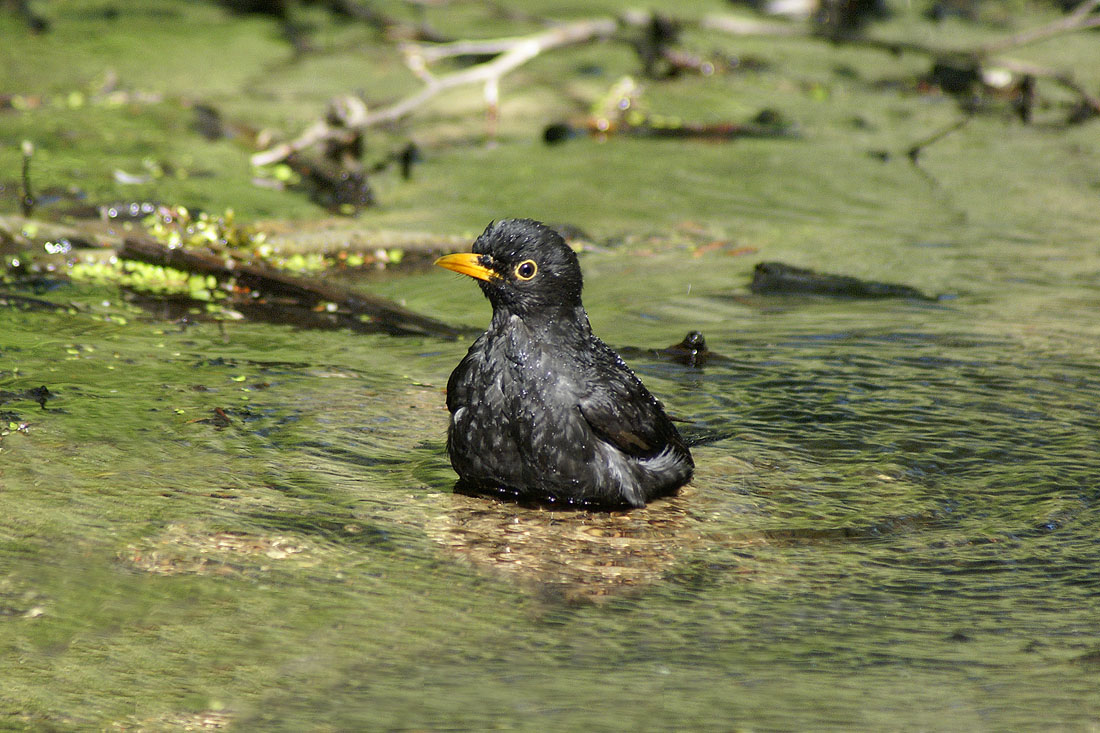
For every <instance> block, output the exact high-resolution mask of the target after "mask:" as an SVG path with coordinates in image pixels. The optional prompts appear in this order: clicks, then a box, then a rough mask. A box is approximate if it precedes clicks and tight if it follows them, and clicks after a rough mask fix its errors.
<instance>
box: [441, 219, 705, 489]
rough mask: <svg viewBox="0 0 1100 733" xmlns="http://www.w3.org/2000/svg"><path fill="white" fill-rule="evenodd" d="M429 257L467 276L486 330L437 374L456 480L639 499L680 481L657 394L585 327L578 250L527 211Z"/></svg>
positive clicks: (676, 447)
mask: <svg viewBox="0 0 1100 733" xmlns="http://www.w3.org/2000/svg"><path fill="white" fill-rule="evenodd" d="M435 264H437V265H439V266H440V267H445V268H447V269H449V270H454V271H455V272H460V273H462V274H464V275H469V276H470V277H473V278H476V279H477V280H478V284H479V285H480V286H481V289H482V291H483V292H484V293H485V295H486V297H487V298H488V299H489V302H490V303H492V306H493V319H492V322H491V323H490V324H489V328H488V330H487V331H486V332H485V333H483V334H482V335H481V336H480V337H479V338H478V339H477V340H476V341H475V342H474V344H473V346H471V347H470V350H469V352H468V353H467V354H466V356H465V358H463V359H462V361H461V362H460V363H459V365H458V367H456V368H455V370H454V372H453V373H452V374H451V378H450V380H449V381H448V382H447V409H448V410H450V412H451V424H450V428H449V429H448V432H447V451H448V453H450V456H451V465H452V466H454V469H455V471H456V472H457V473H458V475H459V477H460V479H461V481H460V488H467V489H471V490H474V491H476V492H481V493H485V492H490V493H494V492H495V493H503V494H506V495H511V496H514V497H516V498H520V499H533V500H537V501H548V502H565V503H572V504H581V505H599V506H624V505H629V506H633V507H640V506H643V505H645V503H646V502H647V501H649V500H650V499H653V498H655V497H658V496H662V495H665V494H670V493H672V492H674V491H676V489H678V488H679V487H680V486H683V485H684V484H686V483H687V482H688V481H690V480H691V476H692V471H693V469H694V466H695V464H694V463H693V461H692V459H691V452H690V451H689V450H688V448H687V446H686V445H685V443H684V440H683V438H681V437H680V434H679V432H677V430H676V427H675V426H674V425H673V424H672V421H671V420H669V418H668V416H667V415H666V414H665V411H664V409H662V407H661V403H660V402H658V401H657V400H656V398H654V397H653V395H651V394H650V393H649V391H648V390H647V389H646V388H645V387H644V386H643V385H642V383H641V381H640V380H639V379H638V377H636V376H635V375H634V372H632V371H630V369H629V368H628V367H627V366H626V364H625V363H624V362H623V360H622V359H621V358H620V357H619V355H618V354H616V353H615V352H614V351H612V350H611V349H610V348H609V347H608V346H607V345H606V344H604V342H603V341H601V340H600V339H599V338H597V337H596V336H595V335H594V334H593V333H592V328H591V326H589V324H588V314H587V313H586V312H585V310H584V306H583V305H582V304H581V268H580V264H579V263H578V262H577V255H576V254H574V252H573V250H571V249H570V248H569V246H568V245H567V244H566V243H565V242H564V241H563V240H562V238H561V236H560V235H558V233H557V232H555V231H554V230H553V229H550V228H549V227H547V226H546V225H544V224H541V223H539V222H537V221H532V220H530V219H508V220H505V221H500V222H494V223H492V224H490V225H489V226H488V227H487V228H486V229H485V232H484V233H483V234H482V235H481V236H480V237H478V238H477V240H476V241H475V242H474V245H473V252H471V253H462V254H452V255H446V256H445V257H441V258H439V259H438V260H436V263H435Z"/></svg>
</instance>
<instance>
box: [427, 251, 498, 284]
mask: <svg viewBox="0 0 1100 733" xmlns="http://www.w3.org/2000/svg"><path fill="white" fill-rule="evenodd" d="M483 256H484V255H477V254H474V253H473V252H460V253H458V254H453V255H443V256H442V257H440V258H439V259H438V260H436V261H435V264H437V265H439V266H440V267H445V268H447V269H448V270H454V271H455V272H461V273H462V274H463V275H469V276H470V277H472V278H476V279H478V280H486V281H488V280H493V279H495V278H498V277H500V275H498V274H497V273H496V272H494V271H493V270H490V269H489V268H488V267H485V266H484V265H482V264H481V258H482V257H483Z"/></svg>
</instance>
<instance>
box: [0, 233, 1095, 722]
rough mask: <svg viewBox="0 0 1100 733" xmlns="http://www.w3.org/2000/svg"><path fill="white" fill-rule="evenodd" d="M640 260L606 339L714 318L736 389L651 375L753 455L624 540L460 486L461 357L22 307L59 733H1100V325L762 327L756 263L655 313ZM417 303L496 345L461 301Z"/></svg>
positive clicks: (35, 549)
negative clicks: (206, 731)
mask: <svg viewBox="0 0 1100 733" xmlns="http://www.w3.org/2000/svg"><path fill="white" fill-rule="evenodd" d="M627 259H630V258H628V257H626V255H625V254H624V253H622V252H607V253H596V254H589V255H586V256H585V258H584V259H583V264H584V265H585V269H586V272H587V274H588V286H587V287H588V292H589V293H590V297H589V308H590V310H591V311H592V314H593V322H594V324H595V326H596V328H597V331H600V332H603V333H604V335H605V336H606V337H607V339H608V340H609V341H611V342H612V343H613V344H615V345H616V346H627V345H635V346H637V345H641V346H660V345H663V343H664V342H668V343H671V342H673V341H676V340H678V339H679V338H680V337H681V336H682V333H683V332H685V331H686V330H688V329H689V328H695V327H702V328H703V329H704V331H705V332H706V335H707V339H708V344H709V345H710V347H711V349H713V350H714V351H716V352H718V353H720V354H723V355H725V356H727V357H729V359H728V361H712V362H711V363H708V365H707V366H706V367H705V368H704V369H703V370H694V369H691V368H688V367H682V366H679V365H675V364H668V363H664V362H660V361H658V360H656V359H650V358H644V357H639V358H636V359H634V360H633V364H634V366H635V368H636V369H637V371H638V372H639V373H640V374H641V375H642V377H643V378H644V379H645V381H646V382H647V383H648V384H649V385H650V386H651V388H652V389H654V390H655V391H656V392H657V393H658V394H660V395H661V396H662V398H663V399H664V401H665V402H666V404H667V406H668V407H669V409H670V410H671V411H672V412H673V413H674V414H675V415H676V416H678V417H679V418H681V419H682V420H684V424H683V427H684V431H685V432H686V433H688V434H695V435H703V434H714V433H723V432H724V433H727V434H730V437H728V438H726V439H723V440H719V441H717V442H713V443H710V444H707V445H704V446H700V447H698V448H697V449H696V451H695V453H696V460H697V463H698V465H699V470H698V475H697V478H696V480H695V481H694V483H693V484H692V485H691V486H690V487H688V488H687V489H685V490H684V492H683V493H682V494H681V495H680V496H679V497H676V498H674V499H671V500H668V501H660V502H656V503H654V504H653V505H652V506H651V507H648V508H647V509H645V510H642V511H637V512H631V513H629V514H615V515H607V514H589V513H585V512H550V511H545V510H537V509H525V508H520V507H515V506H512V505H508V504H498V503H495V502H491V501H486V500H483V499H474V498H469V497H461V496H455V495H453V494H451V493H449V492H450V487H451V484H452V482H453V478H454V477H453V474H452V473H451V472H450V469H449V466H448V465H447V461H446V458H445V455H444V450H443V437H444V430H445V425H446V413H445V410H444V408H443V385H444V384H445V380H446V377H447V375H448V373H449V371H450V369H451V368H452V367H453V365H454V364H455V363H456V362H457V360H458V358H459V357H460V356H461V354H462V353H463V351H464V350H465V348H466V344H465V343H462V342H457V343H451V342H445V341H439V340H434V339H426V338H425V339H420V338H407V339H393V338H389V337H384V336H367V337H353V336H351V335H349V334H346V333H311V332H302V331H295V330H293V329H289V328H279V327H269V326H261V325H248V324H231V325H229V326H227V327H226V328H225V329H224V330H222V329H219V328H218V327H217V326H215V325H212V324H207V325H198V326H192V327H189V328H186V329H181V328H179V327H176V326H170V325H165V324H161V323H156V322H155V321H148V320H144V319H141V318H137V319H134V320H132V321H131V322H130V323H128V324H127V325H125V326H119V325H116V324H114V323H109V322H96V321H95V320H92V319H91V318H90V317H88V316H81V317H77V318H73V317H72V316H65V315H54V314H24V313H18V312H13V311H7V312H5V313H3V314H2V317H3V319H4V321H5V322H4V328H3V331H2V332H3V333H4V334H5V337H4V341H3V347H2V354H3V358H4V364H3V368H4V371H3V381H2V384H0V387H2V388H4V389H9V390H12V389H25V388H29V387H31V386H37V385H38V384H39V383H44V384H46V385H47V386H48V387H49V388H50V390H51V391H52V392H54V393H55V394H56V399H54V400H52V401H50V402H49V403H48V404H47V407H48V409H47V410H46V411H44V412H43V411H40V410H39V409H38V408H37V407H36V406H33V405H31V404H29V403H25V402H24V403H14V404H12V403H9V404H8V405H5V409H9V408H12V409H15V410H16V411H17V412H18V414H19V417H20V419H22V420H25V421H26V422H28V423H29V428H28V431H27V432H26V433H20V432H15V433H12V434H10V435H7V436H5V437H4V438H3V443H2V444H0V446H2V451H3V458H4V462H3V468H2V469H0V470H2V473H0V479H2V482H3V487H4V506H5V514H6V516H5V519H4V522H3V525H2V526H3V528H4V529H3V545H2V547H3V554H2V556H0V557H3V562H4V566H5V574H4V581H3V582H4V585H3V586H2V587H0V600H2V601H3V603H2V605H3V606H4V608H5V613H6V616H7V617H6V618H5V619H4V620H3V621H0V624H2V626H0V629H2V630H3V633H4V637H3V638H4V639H5V641H4V644H5V649H6V652H7V654H8V655H9V657H10V658H11V659H13V660H16V662H15V663H16V664H17V665H18V669H19V672H18V673H17V674H15V675H13V676H12V677H11V678H9V679H10V681H9V682H8V683H6V684H5V688H4V695H5V699H6V701H7V702H6V703H5V704H6V705H9V706H13V705H14V707H15V709H17V710H24V711H28V712H27V713H24V714H25V715H28V719H29V720H31V721H35V720H37V721H39V722H43V721H49V722H50V724H56V725H62V726H63V727H64V726H69V725H72V726H76V727H83V726H96V725H100V724H101V723H102V721H111V720H116V721H124V722H125V721H129V722H130V723H131V724H132V723H134V722H135V721H146V722H148V721H150V720H152V721H159V722H158V723H157V724H158V725H163V726H165V727H171V724H175V723H173V722H172V721H176V723H178V724H180V725H183V724H184V723H180V722H179V721H184V722H186V721H194V720H199V719H201V717H202V716H203V715H206V716H208V717H209V716H214V717H212V718H210V719H211V720H221V719H223V718H218V717H217V716H224V719H225V720H229V721H233V722H235V723H236V724H238V725H239V726H240V727H241V728H242V729H255V728H264V729H272V728H274V729H287V730H291V729H301V728H302V727H303V726H305V727H310V726H312V727H314V728H315V729H354V728H382V727H385V728H398V729H400V728H418V729H422V728H428V729H437V728H476V729H482V728H486V727H494V726H496V727H505V728H510V729H532V730H534V729H546V728H569V729H577V728H582V727H583V728H588V729H594V730H620V729H623V728H660V729H672V728H677V729H684V728H694V729H700V730H728V729H730V728H731V727H737V726H738V725H741V724H742V723H743V724H744V725H745V726H746V727H748V728H751V729H761V730H769V729H795V728H804V727H808V728H815V729H830V728H836V729H841V728H844V729H847V728H853V727H854V728H871V727H874V728H884V727H885V728H891V727H895V726H897V725H899V723H900V722H902V721H904V726H905V727H915V728H926V729H959V728H967V729H977V730H998V729H1014V730H1020V729H1039V728H1046V727H1047V726H1048V725H1054V726H1055V727H1062V728H1068V729H1090V727H1091V726H1094V725H1095V724H1096V720H1097V714H1098V711H1100V694H1098V693H1097V690H1096V686H1095V683H1094V680H1095V675H1096V669H1097V661H1096V655H1097V652H1098V651H1100V647H1098V645H1097V644H1098V643H1097V637H1096V621H1095V619H1096V617H1097V611H1098V605H1100V603H1098V595H1097V590H1098V588H1100V574H1098V572H1097V567H1100V549H1098V548H1097V544H1096V542H1095V536H1096V531H1097V528H1098V526H1100V514H1098V510H1097V499H1098V485H1097V482H1096V476H1097V475H1098V471H1100V457H1098V456H1100V438H1098V437H1097V436H1100V409H1098V404H1100V402H1098V400H1097V397H1098V390H1100V373H1098V371H1097V367H1096V364H1097V349H1096V345H1095V344H1096V342H1095V340H1094V338H1093V335H1092V333H1091V332H1090V329H1091V326H1087V325H1086V326H1085V327H1084V328H1082V329H1081V330H1080V331H1078V326H1077V325H1075V324H1071V323H1069V322H1068V319H1066V318H1064V317H1063V316H1064V315H1065V311H1062V312H1061V313H1060V314H1059V317H1057V318H1051V319H1050V320H1047V321H1038V320H1032V321H1030V322H1028V323H1023V322H1022V321H1021V320H1018V316H1016V315H1014V313H1013V309H1015V308H1023V309H1025V310H1027V309H1029V308H1033V307H1035V306H1036V301H1035V298H1037V297H1039V296H1038V293H1040V292H1041V291H1042V289H1043V288H1044V287H1048V288H1049V287H1050V285H1049V284H1044V283H1041V282H1040V283H1034V282H1033V283H1031V284H1030V285H1028V286H1026V287H1024V288H1023V289H1024V291H1025V292H1024V293H1023V295H1024V296H1025V297H1023V298H1020V297H1019V296H1020V292H1019V291H1018V290H1017V289H1016V288H1015V287H1011V288H1005V287H1003V286H1002V285H1001V284H993V285H991V286H987V285H982V284H981V283H969V284H968V285H969V286H970V287H973V288H974V290H973V291H972V292H969V293H967V294H965V295H960V296H959V297H957V298H953V299H948V300H943V301H941V302H939V303H933V304H928V303H917V302H908V301H882V302H851V301H832V300H828V299H815V298H806V299H798V298H794V299H783V298H754V297H750V296H744V295H743V296H739V297H736V298H732V297H729V295H730V294H731V293H733V292H734V291H735V289H736V288H735V287H732V286H731V283H732V284H735V283H742V286H741V288H740V292H744V287H743V283H744V281H745V275H746V272H747V269H748V267H749V266H750V264H751V263H750V262H749V260H747V259H741V258H726V259H725V260H724V261H719V262H718V263H717V265H716V264H715V262H714V261H708V260H706V259H703V258H700V259H699V260H693V259H690V258H689V259H686V260H685V259H684V257H683V256H682V254H680V253H677V252H668V251H661V250H660V248H658V250H657V251H654V252H652V253H650V254H646V255H644V256H643V255H640V256H639V258H637V259H634V260H633V261H632V262H629V263H627V264H626V267H627V268H628V269H629V268H633V270H632V271H634V272H637V271H640V270H641V269H643V268H644V269H645V270H646V272H647V273H652V274H651V275H649V278H650V282H651V287H652V289H653V290H654V292H658V293H671V294H672V295H670V296H669V297H668V298H667V299H666V298H654V299H653V300H650V301H647V302H646V303H644V304H642V305H641V306H640V307H639V306H638V305H633V306H631V305H630V303H631V299H630V298H631V296H630V292H631V290H632V286H631V285H630V284H628V283H623V282H622V280H621V278H620V273H622V272H623V271H624V260H627ZM688 281H690V282H691V284H692V287H691V292H690V293H688V292H687V287H686V283H687V282H688ZM386 287H391V288H393V289H394V290H398V289H400V290H401V291H402V292H403V293H404V294H405V296H406V298H407V299H408V300H409V302H410V303H412V302H415V303H417V304H418V307H420V308H422V309H427V310H429V311H430V312H446V310H447V309H448V308H452V309H454V311H456V313H457V316H456V317H459V318H468V322H471V323H478V322H484V320H485V319H486V318H487V314H488V311H487V304H485V303H484V302H483V301H482V300H481V297H480V294H479V293H477V291H476V288H474V287H473V286H472V284H471V283H469V282H467V281H464V280H462V279H457V278H455V277H453V276H451V275H449V274H447V273H443V272H433V273H428V274H423V275H416V276H411V277H409V278H405V279H402V280H398V281H393V282H390V283H387V284H386ZM1029 290H1030V291H1031V292H1030V297H1027V296H1028V295H1029V292H1028V291H1029ZM1050 292H1051V293H1052V296H1053V297H1056V298H1057V299H1061V300H1066V301H1074V300H1077V301H1079V302H1084V303H1088V302H1090V301H1089V299H1090V298H1092V297H1093V293H1092V292H1091V291H1090V290H1089V289H1088V288H1087V287H1086V288H1082V289H1080V290H1078V291H1073V292H1071V291H1067V290H1066V289H1065V288H1062V287H1059V288H1056V289H1051V291H1050ZM620 302H621V303H622V304H623V305H622V306H616V304H617V303H620ZM616 307H621V312H620V313H619V316H618V317H616V318H614V319H612V318H610V317H609V312H612V309H614V308H616ZM976 312H977V313H979V314H982V313H984V314H985V315H983V316H979V317H976V316H975V313H976ZM612 320H613V321H614V325H613V326H612V325H609V323H610V322H611V321H612ZM47 334H48V335H47ZM16 369H17V370H18V372H17V373H13V372H15V370H16ZM215 407H220V408H222V409H223V410H224V411H225V413H226V414H227V415H228V416H229V418H230V424H229V425H228V426H227V427H218V426H217V425H216V424H211V423H208V422H202V421H203V420H206V419H208V418H211V417H212V416H213V409H214V408H215ZM13 683H14V684H13ZM138 695H140V696H142V697H145V696H150V697H152V698H154V699H156V700H158V701H159V702H157V703H155V704H150V703H138V702H137V698H136V696H138ZM188 716H192V717H188ZM196 716H197V717H196Z"/></svg>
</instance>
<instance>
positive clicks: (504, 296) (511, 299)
mask: <svg viewBox="0 0 1100 733" xmlns="http://www.w3.org/2000/svg"><path fill="white" fill-rule="evenodd" d="M472 249H473V251H472V252H463V253H460V254H452V255H445V256H443V257H440V258H439V259H438V260H436V261H435V264H437V265H439V266H440V267H445V268H447V269H448V270H454V271H455V272H461V273H462V274H463V275H469V276H470V277H472V278H476V279H477V281H478V284H479V285H480V286H481V289H482V291H484V293H485V295H486V297H487V298H489V302H490V303H492V304H493V311H494V313H497V312H500V313H501V315H516V316H519V317H520V318H529V317H532V316H536V315H538V314H547V315H550V316H552V314H554V313H557V312H560V311H562V310H575V309H577V308H580V307H581V267H580V264H579V263H578V262H577V255H576V254H575V253H574V252H573V250H572V249H570V248H569V245H567V244H566V243H565V240H563V239H562V238H561V235H559V234H558V233H557V232H555V231H554V230H553V229H551V228H550V227H548V226H546V225H545V224H542V223H540V222H537V221H533V220H531V219H505V220H503V221H498V222H493V223H492V224H490V225H489V226H488V227H486V229H485V231H484V232H483V233H482V235H481V236H480V237H478V238H477V239H476V240H475V241H474V246H473V248H472Z"/></svg>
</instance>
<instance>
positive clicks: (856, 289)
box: [749, 262, 939, 301]
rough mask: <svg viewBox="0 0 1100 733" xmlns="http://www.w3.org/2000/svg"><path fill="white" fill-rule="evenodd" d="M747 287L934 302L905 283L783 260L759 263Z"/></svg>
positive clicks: (771, 291)
mask: <svg viewBox="0 0 1100 733" xmlns="http://www.w3.org/2000/svg"><path fill="white" fill-rule="evenodd" d="M749 289H750V290H752V292H754V293H756V294H757V295H829V296H836V297H842V298H911V299H914V300H928V301H937V300H939V298H936V297H933V296H930V295H925V294H924V293H922V292H921V291H920V290H917V289H916V288H913V287H910V286H908V285H899V284H896V283H886V282H877V281H874V280H860V279H859V278H856V277H850V276H848V275H832V274H829V273H822V272H816V271H814V270H810V269H808V268H804V267H795V266H794V265H788V264H785V263H783V262H761V263H759V264H758V265H756V267H755V268H754V269H753V275H752V283H751V284H750V285H749Z"/></svg>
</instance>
